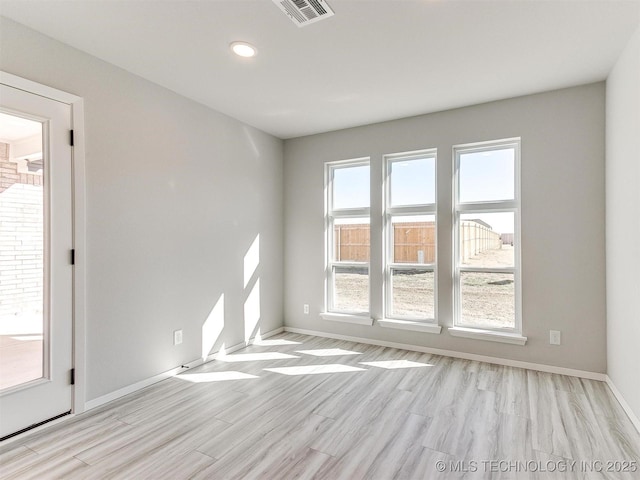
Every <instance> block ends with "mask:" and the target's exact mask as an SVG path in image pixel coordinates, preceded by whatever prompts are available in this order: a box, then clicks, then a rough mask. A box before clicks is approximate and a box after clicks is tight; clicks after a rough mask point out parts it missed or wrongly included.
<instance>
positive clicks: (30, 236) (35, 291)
mask: <svg viewBox="0 0 640 480" xmlns="http://www.w3.org/2000/svg"><path fill="white" fill-rule="evenodd" d="M42 185H43V177H42V175H39V174H32V173H18V165H17V164H16V163H13V162H10V161H9V145H7V144H5V143H0V316H5V315H17V314H22V313H35V312H40V311H42V305H43V274H42V265H43V221H44V209H43V193H44V191H43V186H42Z"/></svg>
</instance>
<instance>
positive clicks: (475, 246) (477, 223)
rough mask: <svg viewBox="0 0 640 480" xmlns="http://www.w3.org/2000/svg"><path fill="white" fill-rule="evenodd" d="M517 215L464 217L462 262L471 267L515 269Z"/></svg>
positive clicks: (461, 243) (462, 222)
mask: <svg viewBox="0 0 640 480" xmlns="http://www.w3.org/2000/svg"><path fill="white" fill-rule="evenodd" d="M514 218H515V214H514V213H513V212H499V213H469V214H463V215H460V224H459V229H460V231H459V235H458V238H459V241H460V262H461V264H462V265H465V266H471V267H487V268H500V267H513V266H514V261H513V259H514V254H513V252H514V241H515V235H514V232H515V223H514Z"/></svg>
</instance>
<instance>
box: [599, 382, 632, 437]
mask: <svg viewBox="0 0 640 480" xmlns="http://www.w3.org/2000/svg"><path fill="white" fill-rule="evenodd" d="M605 381H606V382H607V385H608V386H609V388H610V389H611V393H613V396H614V397H616V400H618V403H619V404H620V406H621V407H622V409H623V410H624V411H625V413H626V414H627V416H628V417H629V420H631V423H633V426H634V427H636V430H638V433H640V419H639V418H638V416H637V415H636V414H635V412H634V411H633V410H631V407H630V406H629V404H628V403H627V401H626V400H625V399H624V397H623V396H622V393H620V390H618V387H616V385H615V384H614V383H613V380H611V378H610V377H609V375H606V379H605Z"/></svg>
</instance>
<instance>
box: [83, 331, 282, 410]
mask: <svg viewBox="0 0 640 480" xmlns="http://www.w3.org/2000/svg"><path fill="white" fill-rule="evenodd" d="M282 332H284V327H279V328H276V329H275V330H271V331H269V332H266V333H262V334H260V337H259V338H269V337H272V336H274V335H277V334H278V333H282ZM255 340H256V337H253V338H250V339H249V340H248V341H247V342H240V343H237V344H236V345H233V346H231V347H225V349H224V351H217V352H214V353H212V354H210V355H209V356H207V358H205V359H202V358H199V359H197V360H194V361H192V362H189V363H187V364H184V365H181V366H179V367H176V368H172V369H171V370H167V371H166V372H162V373H159V374H158V375H154V376H153V377H150V378H145V379H144V380H141V381H139V382H136V383H134V384H132V385H128V386H126V387H123V388H120V389H118V390H115V391H113V392H111V393H107V394H106V395H102V396H101V397H98V398H94V399H93V400H89V401H88V402H86V403H85V404H84V411H85V412H86V411H87V410H91V409H93V408H97V407H99V406H101V405H104V404H105V403H109V402H112V401H113V400H116V399H118V398H120V397H124V396H125V395H129V394H130V393H134V392H137V391H138V390H141V389H143V388H145V387H148V386H149V385H153V384H154V383H158V382H160V381H162V380H165V379H167V378H169V377H173V376H175V375H177V374H178V373H181V372H184V371H185V370H187V369H188V368H189V369H190V368H195V367H198V366H200V365H202V364H204V363H207V362H210V361H212V360H216V359H217V358H220V356H222V355H228V354H230V353H233V352H235V351H237V350H240V349H241V348H245V347H246V346H248V345H251V344H252V343H253V342H254V341H255Z"/></svg>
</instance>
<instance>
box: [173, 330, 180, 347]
mask: <svg viewBox="0 0 640 480" xmlns="http://www.w3.org/2000/svg"><path fill="white" fill-rule="evenodd" d="M181 343H182V330H175V331H174V332H173V344H174V345H180V344H181Z"/></svg>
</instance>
